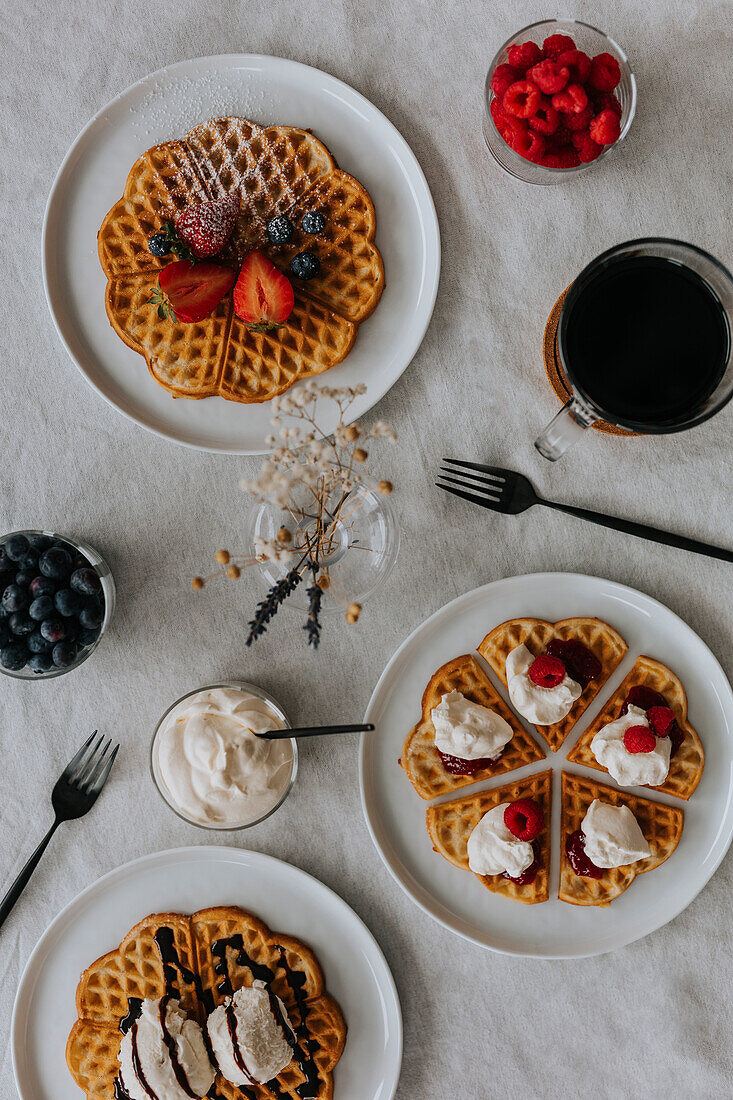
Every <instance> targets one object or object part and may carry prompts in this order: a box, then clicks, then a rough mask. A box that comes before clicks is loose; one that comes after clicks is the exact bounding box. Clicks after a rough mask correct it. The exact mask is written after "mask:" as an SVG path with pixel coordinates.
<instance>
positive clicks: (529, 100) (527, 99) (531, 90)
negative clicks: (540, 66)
mask: <svg viewBox="0 0 733 1100" xmlns="http://www.w3.org/2000/svg"><path fill="white" fill-rule="evenodd" d="M541 102H542V94H541V92H540V90H539V88H538V87H537V85H536V84H533V83H532V81H531V80H517V81H516V82H515V83H514V84H510V85H509V87H508V88H507V90H506V91H505V92H504V95H503V97H502V101H501V104H502V107H503V108H504V110H505V111H506V112H507V114H510V115H514V116H515V118H531V116H532V115H533V114H534V113H535V111H536V110H537V108H538V107H539V105H540V103H541Z"/></svg>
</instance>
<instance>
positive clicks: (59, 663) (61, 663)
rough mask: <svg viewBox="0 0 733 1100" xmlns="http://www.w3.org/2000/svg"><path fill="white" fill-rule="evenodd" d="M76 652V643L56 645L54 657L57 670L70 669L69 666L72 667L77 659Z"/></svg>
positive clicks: (53, 652)
mask: <svg viewBox="0 0 733 1100" xmlns="http://www.w3.org/2000/svg"><path fill="white" fill-rule="evenodd" d="M76 652H77V650H76V643H75V642H59V643H58V645H55V646H54V647H53V651H52V656H53V663H54V664H55V665H56V668H68V667H69V665H72V664H73V663H74V660H75V658H76Z"/></svg>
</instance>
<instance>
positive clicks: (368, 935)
mask: <svg viewBox="0 0 733 1100" xmlns="http://www.w3.org/2000/svg"><path fill="white" fill-rule="evenodd" d="M206 855H212V856H216V857H220V856H222V855H224V856H226V857H228V858H230V859H233V861H234V862H240V863H241V864H242V865H243V866H246V865H247V864H250V865H251V864H252V863H255V864H257V863H260V864H262V865H263V866H265V867H267V866H275V867H277V868H279V869H281V870H283V869H284V874H285V875H286V876H287V875H290V876H292V877H293V878H294V879H296V880H297V879H300V880H301V881H303V882H307V883H308V884H309V886H310V887H312V888H313V889H314V891H315V895H316V896H318V894H327V895H329V896H330V900H331V902H333V903H335V907H336V909H340V910H341V912H342V914H343V916H344V919H345V921H351V922H353V923H354V924H355V925H356V927H357V928H358V930H359V932H360V933H361V934H362V935H363V936H364V938H365V940H366V941H367V943H368V944H369V945H370V947H371V949H372V951H373V959H372V960H371V961H372V962H375V963H376V965H377V966H378V967H379V968H380V970H381V973H380V974H377V973H376V970H375V969H374V968H373V969H372V973H373V974H374V977H375V980H376V981H377V984H378V988H379V993H380V999H381V1001H382V1003H383V1005H384V1014H385V1017H389V1020H390V1030H389V1035H390V1046H392V1045H393V1044H394V1045H395V1046H396V1049H395V1052H394V1053H395V1057H394V1060H393V1063H392V1065H391V1066H387V1065H385V1066H384V1067H383V1071H384V1080H385V1081H388V1080H389V1077H390V1075H391V1076H392V1078H393V1081H392V1084H391V1091H390V1092H389V1093H385V1094H384V1095H385V1100H387V1098H388V1097H389V1100H392V1098H393V1097H394V1095H395V1093H396V1091H397V1084H398V1082H399V1077H400V1069H401V1065H402V1050H403V1027H402V1009H401V1006H400V999H399V995H398V993H397V986H396V985H395V980H394V978H393V976H392V971H391V970H390V968H389V965H388V963H387V960H386V959H385V957H384V954H383V952H382V949H381V947H380V946H379V944H378V943H377V941H376V939H375V937H374V935H373V933H372V932H371V931H370V929H369V928H368V927H367V926H366V924H365V923H364V921H363V920H362V919H361V917H360V916H359V914H358V913H356V912H355V911H354V910H353V909H352V908H351V906H350V905H349V904H348V903H347V902H345V901H344V899H343V898H342V897H341V896H340V895H339V894H337V893H336V891H335V890H332V889H331V888H330V887H329V886H326V885H325V883H323V882H321V881H320V879H317V878H315V877H314V876H313V875H310V874H308V872H307V871H303V870H301V869H300V867H295V866H293V864H291V863H286V862H285V861H284V860H281V859H277V858H275V856H269V855H265V853H263V852H254V851H250V850H249V849H247V848H232V847H228V846H225V845H213V844H205V845H189V846H186V847H183V848H168V849H166V850H165V851H162V852H153V853H151V854H150V855H146V856H140V857H139V858H138V859H133V860H130V862H128V863H123V864H121V866H119V867H115V868H114V869H113V870H112V871H108V872H107V874H105V875H102V877H101V878H98V879H97V880H96V881H95V882H93V883H92V884H91V885H90V886H87V887H86V889H84V890H82V891H81V893H79V894H77V895H76V897H75V898H72V900H71V901H70V902H69V903H68V905H65V906H64V908H63V909H62V910H61V912H60V913H58V915H57V916H56V917H55V918H54V919H53V920H52V921H51V923H50V924H49V926H48V928H47V929H46V930H45V932H44V933H43V934H42V936H41V937H40V939H39V940H38V943H37V944H36V946H35V947H34V948H33V950H32V952H31V954H30V957H29V959H28V962H27V963H26V964H25V967H24V968H23V974H22V976H21V979H20V982H19V983H18V990H17V993H16V995H15V1003H14V1004H13V1015H12V1019H11V1023H10V1045H11V1054H12V1062H13V1073H14V1075H15V1081H16V1086H17V1088H18V1094H19V1095H20V1097H21V1100H34V1098H32V1097H30V1095H29V1094H27V1093H24V1092H23V1089H22V1087H21V1082H20V1079H19V1069H18V1060H19V1051H20V1044H21V1030H22V1026H21V1025H22V1022H23V1020H24V1018H25V1014H26V1012H27V1011H28V1009H27V1003H28V1002H29V1001H30V999H31V998H32V996H33V987H34V984H35V969H36V961H37V960H38V959H39V958H41V956H43V957H45V956H46V955H47V954H48V953H49V952H51V951H53V949H54V944H53V943H52V942H50V941H52V940H53V938H54V937H55V936H58V935H59V933H61V932H63V931H64V929H65V928H66V927H67V926H68V925H69V923H71V922H73V921H74V920H75V919H76V918H77V916H78V914H79V912H80V911H81V910H83V909H84V908H86V907H87V906H88V905H89V904H90V903H92V904H93V902H94V898H95V895H100V894H103V893H104V891H105V888H106V886H108V885H109V884H110V883H115V882H117V881H120V880H122V879H124V878H129V877H130V876H134V875H135V874H136V872H137V871H138V870H139V869H141V868H147V867H150V866H155V864H156V863H160V864H165V863H168V862H169V861H170V862H172V863H179V864H181V865H183V866H185V862H186V859H187V858H191V857H195V858H196V859H197V860H200V859H201V858H202V856H206ZM26 987H27V988H26ZM393 1029H394V1031H393ZM388 1087H390V1086H389V1085H388Z"/></svg>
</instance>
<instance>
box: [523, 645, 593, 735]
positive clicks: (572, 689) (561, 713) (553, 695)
mask: <svg viewBox="0 0 733 1100" xmlns="http://www.w3.org/2000/svg"><path fill="white" fill-rule="evenodd" d="M534 659H535V658H534V655H533V654H532V653H530V651H529V650H528V649H527V647H526V645H518V646H517V647H516V649H513V650H512V651H511V653H510V654H509V656H508V657H507V659H506V678H507V687H508V689H509V698H510V699H511V701H512V703H513V704H514V706H515V707H516V709H517V710H518V711H519V713H520V714H521V715H522V717H523V718H526V719H527V721H528V722H532V723H533V724H534V725H536V726H551V725H552V724H553V723H554V722H560V721H561V720H562V719H563V718H564V717H565V715H566V714H567V713H568V711H569V710H570V708H571V707H572V705H573V703H574V702H575V700H576V699H579V698H580V695H581V693H582V691H583V689H582V687H581V686H580V684H579V683H577V682H576V681H575V680H571V679H570V677H569V676H568V674H567V672H566V673H565V679H564V680H563V681H562V682H561V683H559V684H557V685H556V686H555V687H551V688H545V687H540V685H539V684H535V683H534V682H533V681H532V680H530V678H529V676H528V675H527V669H528V668H529V666H530V665H531V664H532V662H533V661H534Z"/></svg>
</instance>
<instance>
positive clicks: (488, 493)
mask: <svg viewBox="0 0 733 1100" xmlns="http://www.w3.org/2000/svg"><path fill="white" fill-rule="evenodd" d="M440 476H441V478H442V479H443V481H447V482H448V483H449V484H450V485H457V486H458V488H459V489H474V490H475V491H476V492H477V493H480V494H481V499H482V500H483V499H484V497H485V498H486V499H487V500H493V501H495V502H496V503H497V504H499V503H500V502H501V488H500V487H499V486H498V485H496V486H494V485H487V484H486V482H484V483H483V485H471V484H466V482H465V481H460V480H459V479H458V478H456V477H449V476H448V474H444V473H441V474H440Z"/></svg>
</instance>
